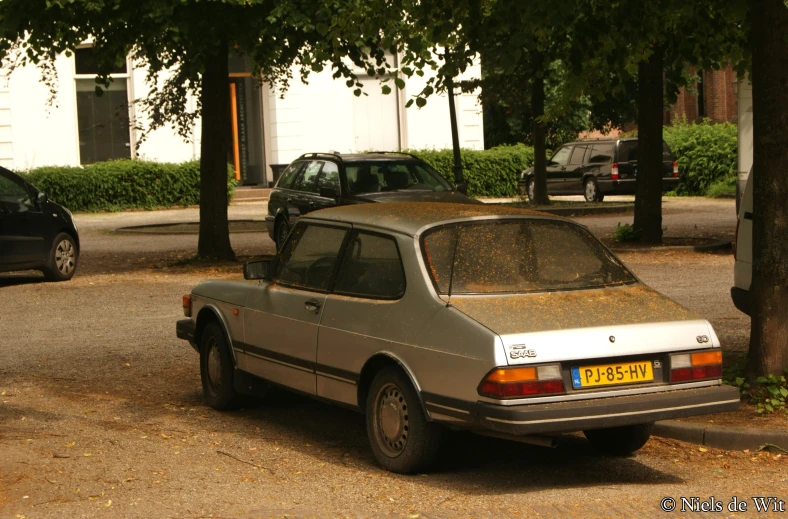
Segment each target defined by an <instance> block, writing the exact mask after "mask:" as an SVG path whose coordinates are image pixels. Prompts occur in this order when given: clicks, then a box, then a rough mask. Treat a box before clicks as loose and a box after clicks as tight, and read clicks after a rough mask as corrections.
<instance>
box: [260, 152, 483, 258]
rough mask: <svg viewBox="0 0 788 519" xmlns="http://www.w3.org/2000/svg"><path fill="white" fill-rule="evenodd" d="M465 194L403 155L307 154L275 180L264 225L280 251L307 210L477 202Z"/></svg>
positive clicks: (420, 163)
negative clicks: (349, 206) (385, 203)
mask: <svg viewBox="0 0 788 519" xmlns="http://www.w3.org/2000/svg"><path fill="white" fill-rule="evenodd" d="M465 192H466V187H465V185H463V184H460V185H458V186H456V187H455V186H452V185H451V184H450V183H449V182H447V181H446V179H444V178H443V177H442V176H441V175H440V173H438V172H437V171H435V170H434V169H432V168H431V167H430V166H429V165H427V164H426V163H425V162H424V161H422V160H420V159H419V158H417V157H415V156H413V155H410V154H407V153H397V152H372V153H359V154H348V155H340V154H338V153H306V154H304V155H301V156H300V157H298V158H297V159H296V160H294V161H293V162H292V163H291V164H290V165H289V166H288V167H287V169H285V170H284V171H283V172H282V176H281V177H279V180H278V181H277V183H276V186H275V187H274V189H273V190H272V191H271V195H270V197H269V199H268V215H267V216H266V217H265V223H266V226H267V227H268V234H269V236H271V239H272V240H274V241H275V242H276V246H277V248H280V247H281V246H282V244H283V243H284V241H285V238H287V234H288V233H289V232H290V229H291V228H292V227H293V225H294V224H295V222H296V220H298V218H299V217H300V216H302V215H304V214H306V213H309V212H311V211H316V210H318V209H325V208H326V207H333V206H336V205H348V204H360V203H366V202H406V201H407V202H414V201H417V202H422V201H423V202H454V203H468V204H474V203H480V202H478V201H476V200H473V199H472V198H468V197H467V196H465V194H464V193H465Z"/></svg>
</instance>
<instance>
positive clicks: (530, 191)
mask: <svg viewBox="0 0 788 519" xmlns="http://www.w3.org/2000/svg"><path fill="white" fill-rule="evenodd" d="M535 190H536V181H535V180H534V177H531V178H529V179H528V183H527V184H526V189H525V192H526V194H527V195H528V201H529V202H533V201H534V197H535V196H536V195H535V194H534V193H535Z"/></svg>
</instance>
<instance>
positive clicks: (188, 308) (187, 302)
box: [183, 295, 192, 317]
mask: <svg viewBox="0 0 788 519" xmlns="http://www.w3.org/2000/svg"><path fill="white" fill-rule="evenodd" d="M183 315H185V316H186V317H191V316H192V296H190V295H185V296H183Z"/></svg>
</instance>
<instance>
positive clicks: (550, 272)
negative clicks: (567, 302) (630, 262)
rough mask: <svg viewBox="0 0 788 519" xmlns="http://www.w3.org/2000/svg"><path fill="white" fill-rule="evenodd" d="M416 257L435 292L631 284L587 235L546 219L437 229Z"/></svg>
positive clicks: (616, 263)
mask: <svg viewBox="0 0 788 519" xmlns="http://www.w3.org/2000/svg"><path fill="white" fill-rule="evenodd" d="M422 255H423V258H424V262H425V264H426V267H427V271H428V272H429V274H430V276H431V277H432V281H433V283H434V285H435V287H436V288H437V289H438V292H439V293H441V294H448V293H451V294H493V293H523V292H543V291H553V290H580V289H588V288H599V287H605V286H615V285H623V284H629V283H635V282H636V281H637V280H636V279H635V278H634V277H633V276H632V274H630V272H629V271H628V270H627V269H626V267H624V266H623V265H622V264H621V263H620V262H619V261H618V260H617V259H616V258H615V257H614V256H613V255H611V254H610V253H609V252H608V251H607V250H606V249H605V248H604V247H603V246H602V245H601V244H600V243H599V242H598V241H597V240H596V239H595V238H594V237H593V236H592V235H591V234H589V233H588V232H587V231H585V230H584V229H582V228H581V227H578V226H576V225H573V224H571V223H567V222H559V221H551V220H538V219H533V220H510V221H505V220H504V221H501V220H497V221H492V222H490V221H487V222H467V223H462V224H454V225H447V226H443V227H439V228H437V229H435V230H433V231H428V233H426V234H425V236H424V237H423V238H422ZM450 287H451V291H450V290H449V289H450Z"/></svg>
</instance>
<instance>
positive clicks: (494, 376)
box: [478, 364, 566, 398]
mask: <svg viewBox="0 0 788 519" xmlns="http://www.w3.org/2000/svg"><path fill="white" fill-rule="evenodd" d="M478 391H479V394H480V395H481V396H488V397H490V398H521V397H528V396H537V395H551V394H558V393H565V392H566V390H565V389H564V380H563V376H562V375H561V365H560V364H547V365H544V366H533V367H527V368H496V369H494V370H492V371H490V372H489V373H488V374H487V376H486V377H484V380H482V383H481V384H479V389H478Z"/></svg>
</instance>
